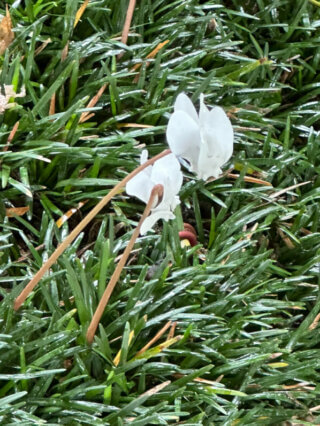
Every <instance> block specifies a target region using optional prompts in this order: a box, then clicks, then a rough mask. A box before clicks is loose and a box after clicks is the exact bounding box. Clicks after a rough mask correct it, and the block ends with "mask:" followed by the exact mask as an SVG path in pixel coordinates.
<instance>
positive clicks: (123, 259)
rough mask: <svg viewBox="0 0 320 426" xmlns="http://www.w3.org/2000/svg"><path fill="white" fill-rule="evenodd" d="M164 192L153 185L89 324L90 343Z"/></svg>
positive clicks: (160, 187) (88, 337)
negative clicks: (129, 257) (140, 235)
mask: <svg viewBox="0 0 320 426" xmlns="http://www.w3.org/2000/svg"><path fill="white" fill-rule="evenodd" d="M162 193H163V186H162V185H155V186H154V187H153V189H152V191H151V195H150V198H149V201H148V203H147V205H146V208H145V209H144V212H143V214H142V216H141V219H140V221H139V223H138V226H137V227H136V229H135V230H134V231H133V234H132V236H131V238H130V241H129V243H128V245H127V247H126V249H125V251H124V252H123V255H122V257H121V259H120V260H119V263H118V264H117V267H116V269H115V271H114V272H113V274H112V276H111V278H110V281H109V283H108V285H107V287H106V289H105V291H104V293H103V295H102V297H101V299H100V302H99V304H98V307H97V309H96V311H95V313H94V315H93V317H92V320H91V322H90V324H89V327H88V331H87V335H86V338H87V342H88V343H92V342H93V338H94V335H95V333H96V330H97V327H98V325H99V322H100V319H101V317H102V315H103V311H104V310H105V307H106V306H107V303H108V301H109V299H110V296H111V294H112V292H113V290H114V288H115V286H116V284H117V282H118V279H119V277H120V274H121V272H122V269H123V267H124V265H125V264H126V261H127V259H128V256H129V254H130V253H131V250H132V248H133V246H134V243H135V242H136V239H137V238H138V236H139V233H140V228H141V226H142V223H143V222H144V220H145V219H146V218H147V216H148V215H149V213H150V211H151V209H152V207H153V204H154V201H155V199H156V198H157V197H159V198H160V196H161V195H162Z"/></svg>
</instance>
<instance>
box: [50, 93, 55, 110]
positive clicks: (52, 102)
mask: <svg viewBox="0 0 320 426" xmlns="http://www.w3.org/2000/svg"><path fill="white" fill-rule="evenodd" d="M55 112H56V94H55V93H54V94H53V95H52V96H51V99H50V107H49V115H53V114H54V113H55Z"/></svg>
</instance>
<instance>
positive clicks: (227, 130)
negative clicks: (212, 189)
mask: <svg viewBox="0 0 320 426" xmlns="http://www.w3.org/2000/svg"><path fill="white" fill-rule="evenodd" d="M167 140H168V144H169V147H170V149H171V151H172V152H173V153H174V154H175V155H176V156H177V157H181V158H182V159H184V160H186V161H187V162H188V163H189V165H190V166H189V169H190V171H192V172H195V173H196V174H197V176H198V178H199V179H204V180H206V179H208V178H209V177H211V176H212V177H215V178H217V177H218V176H219V174H220V173H221V167H222V166H223V164H225V163H226V162H227V161H228V160H229V158H230V157H231V155H232V151H233V129H232V125H231V122H230V120H229V118H228V117H227V114H226V113H225V112H224V110H223V109H222V108H220V107H218V106H217V107H215V108H213V109H212V110H210V111H209V109H208V108H207V107H206V106H205V104H204V102H203V95H201V96H200V111H199V114H197V111H196V109H195V107H194V106H193V103H192V102H191V100H190V99H189V98H188V96H186V95H185V94H184V93H181V94H180V95H179V96H178V97H177V99H176V102H175V104H174V112H173V114H172V115H171V117H170V119H169V123H168V127H167Z"/></svg>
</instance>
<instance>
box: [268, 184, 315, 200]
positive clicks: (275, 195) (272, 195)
mask: <svg viewBox="0 0 320 426" xmlns="http://www.w3.org/2000/svg"><path fill="white" fill-rule="evenodd" d="M310 182H311V181H310V180H308V181H307V182H301V183H297V184H296V185H291V186H288V187H287V188H284V189H281V190H280V191H277V192H274V193H273V194H271V195H270V198H272V199H273V198H277V197H280V195H283V194H285V193H286V192H288V191H292V190H293V189H296V188H299V186H303V185H307V184H308V183H310Z"/></svg>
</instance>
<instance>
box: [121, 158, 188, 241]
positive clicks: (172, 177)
mask: <svg viewBox="0 0 320 426" xmlns="http://www.w3.org/2000/svg"><path fill="white" fill-rule="evenodd" d="M147 158H148V151H146V150H144V151H143V152H142V154H141V161H140V162H141V164H143V163H144V162H146V161H147ZM157 184H161V185H162V186H163V196H162V198H161V200H160V202H158V203H157V204H156V205H155V206H154V207H153V208H152V210H151V214H150V215H149V216H148V217H147V218H146V219H145V220H144V222H143V224H142V226H141V231H140V233H141V235H144V234H145V233H146V232H148V231H149V230H150V229H151V228H152V227H153V225H154V224H155V223H156V222H157V221H158V220H159V219H164V220H166V221H167V220H169V219H174V218H175V216H174V214H173V211H174V209H175V208H176V207H177V205H178V204H179V203H180V200H179V196H178V195H177V194H178V193H179V191H180V188H181V185H182V172H181V170H180V164H179V161H178V160H177V159H176V157H175V156H174V155H173V154H169V155H166V156H165V157H163V158H160V159H159V160H157V161H156V162H155V163H154V164H153V166H149V167H147V168H145V169H144V170H142V171H141V172H140V173H139V174H137V175H136V176H135V177H133V178H132V179H131V180H130V181H129V182H128V183H127V185H126V192H127V194H128V195H132V196H135V197H137V198H139V199H140V200H141V201H143V202H144V203H146V204H147V202H148V200H149V198H150V194H151V191H152V189H153V187H154V186H155V185H157ZM158 201H159V200H158Z"/></svg>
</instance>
